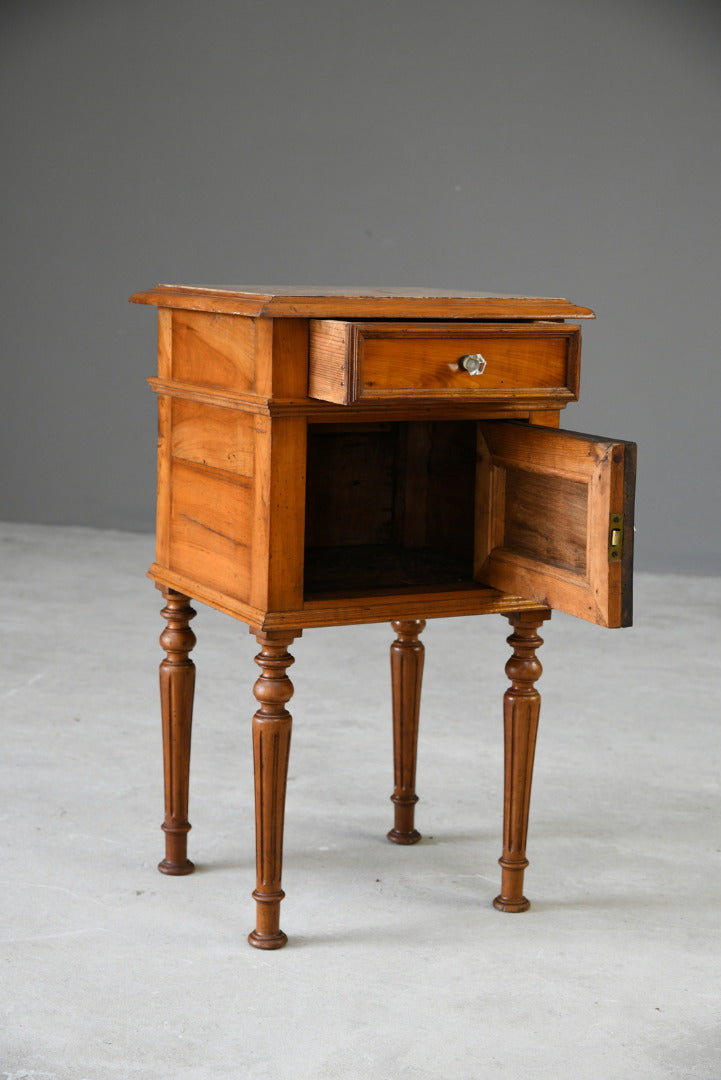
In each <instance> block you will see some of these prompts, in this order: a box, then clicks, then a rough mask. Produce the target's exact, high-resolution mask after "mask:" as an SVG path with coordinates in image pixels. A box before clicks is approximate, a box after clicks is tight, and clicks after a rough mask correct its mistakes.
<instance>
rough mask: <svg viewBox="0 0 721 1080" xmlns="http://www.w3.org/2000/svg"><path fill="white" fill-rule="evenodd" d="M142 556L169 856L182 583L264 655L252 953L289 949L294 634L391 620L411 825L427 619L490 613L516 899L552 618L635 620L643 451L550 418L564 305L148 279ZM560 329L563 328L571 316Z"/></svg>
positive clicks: (176, 842)
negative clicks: (153, 518)
mask: <svg viewBox="0 0 721 1080" xmlns="http://www.w3.org/2000/svg"><path fill="white" fill-rule="evenodd" d="M132 299H133V301H135V302H136V303H141V304H152V305H155V306H156V307H157V308H158V327H159V330H158V375H157V377H156V378H152V379H150V383H151V386H152V388H153V389H154V390H155V391H156V393H157V395H158V409H159V441H158V506H157V553H156V560H155V562H154V563H153V565H152V567H151V568H150V570H149V576H150V577H151V578H152V579H153V580H154V581H155V582H156V584H157V585H158V587H159V588H161V589H162V591H163V595H164V598H165V607H164V609H163V615H164V617H165V619H166V621H167V626H166V629H165V630H164V631H163V634H162V636H161V644H162V646H163V648H164V650H165V653H166V656H165V659H164V660H163V662H162V664H161V668H160V680H161V701H162V718H163V739H164V761H165V822H164V824H163V829H164V831H165V837H166V855H165V859H164V860H163V862H161V864H160V867H159V869H160V870H161V871H162V872H163V873H166V874H177V875H182V874H187V873H190V872H192V870H193V864H192V863H191V862H190V861H189V860H188V857H187V833H188V830H189V829H190V825H189V823H188V772H189V761H190V734H191V721H192V706H193V687H194V678H195V669H194V665H193V662H192V660H190V658H189V653H190V651H191V649H192V648H193V645H194V644H195V636H194V634H193V631H192V630H191V628H190V620H191V619H192V618H193V616H194V615H195V611H194V610H193V608H192V607H191V606H190V604H191V598H193V600H197V601H201V602H202V603H205V604H209V605H210V606H212V607H214V608H217V609H219V610H220V611H223V612H226V613H227V614H228V615H231V616H233V617H234V618H236V619H240V620H241V621H242V622H244V623H246V624H247V625H248V626H249V628H250V631H251V633H253V634H254V635H255V636H256V638H257V640H258V643H259V645H260V652H259V654H258V656H257V657H256V663H257V664H258V666H259V668H260V676H259V678H258V679H257V681H256V682H255V687H254V694H255V697H256V699H257V701H258V711H257V712H256V714H255V716H254V718H253V749H254V762H255V792H256V859H257V885H256V890H255V892H254V894H253V896H254V898H255V900H256V901H257V923H256V928H255V930H253V932H252V933H251V934H250V937H249V940H250V942H251V944H253V945H255V946H257V947H259V948H265V949H275V948H279V947H280V946H282V945H283V944H285V942H286V936H285V934H284V933H283V932H282V930H281V929H280V921H279V920H280V904H281V900H282V899H283V896H284V894H283V892H282V889H281V863H282V849H283V818H284V806H285V788H286V775H287V767H288V753H289V745H290V733H291V716H290V714H289V712H288V710H287V708H286V706H287V704H288V702H289V700H290V698H291V696H292V693H293V686H292V684H291V681H290V679H289V678H288V675H287V669H288V667H289V666H290V665H291V664H292V663H293V657H292V656H291V654H290V653H289V651H288V649H289V647H290V645H291V643H292V642H293V640H294V639H295V638H296V637H299V636H300V634H301V632H302V631H303V630H304V629H308V628H311V627H323V626H337V625H343V624H355V623H368V622H380V621H385V620H387V621H389V622H390V623H391V625H392V628H393V631H394V635H395V637H394V640H393V641H392V644H391V646H390V651H391V672H392V701H393V707H392V712H393V732H394V775H395V790H394V793H393V795H392V801H393V803H394V814H395V820H394V823H393V827H392V829H391V831H390V833H389V834H388V835H389V839H390V840H392V841H393V842H395V843H399V844H412V843H415V842H416V841H417V840H419V839H420V836H419V833H418V832H417V831H416V828H415V822H414V809H415V804H416V802H417V796H416V792H415V766H416V745H417V735H418V715H419V703H420V692H421V676H422V670H423V645H422V644H421V641H420V634H421V632H422V630H423V628H424V626H425V620H427V619H429V618H438V617H445V616H452V615H485V614H491V613H501V614H503V615H505V616H507V618H508V620H509V621H510V623H511V627H512V633H511V636H510V637H509V638H508V642H509V644H510V645H511V647H512V656H511V658H510V660H509V661H508V664H507V665H506V673H507V675H508V678H509V680H510V686H509V688H508V690H507V691H506V694H505V698H504V722H505V797H504V826H503V854H502V856H501V859H500V864H501V870H502V873H501V891H500V894H499V896H498V897H497V898H496V899H495V901H494V904H495V906H496V907H497V908H499V909H501V910H503V911H523V910H524V909H525V908H527V907H528V901H527V900H526V898H525V896H524V894H523V877H524V870H525V868H526V866H527V865H528V863H527V859H526V834H527V828H528V810H529V799H530V790H531V776H532V768H533V756H534V747H535V738H536V729H537V725H538V715H539V708H540V697H539V694H538V691H537V689H536V687H535V683H536V681H537V679H538V677H539V676H540V674H541V665H540V663H539V661H538V659H537V657H536V650H537V648H538V647H539V646H540V645H541V644H542V640H541V638H540V637H539V636H538V630H539V628H540V627H541V625H542V623H543V621H544V620H545V619H547V618H549V617H550V614H551V609H553V608H556V609H558V610H561V611H565V612H568V613H570V614H572V615H576V616H578V617H580V618H582V619H587V620H590V621H593V622H596V623H599V624H601V625H604V626H608V627H619V626H627V625H629V624H630V622H631V578H632V551H633V495H634V479H635V447H634V445H633V444H632V443H628V442H623V441H619V440H615V439H604V438H597V437H593V436H589V435H582V434H578V433H576V432H571V431H565V430H561V429H560V428H559V427H558V424H559V415H560V410H561V409H562V408H564V406H565V405H566V404H567V403H568V402H569V401H574V400H576V399H577V397H578V379H579V360H580V340H581V331H580V326H579V325H578V324H577V322H576V321H575V320H577V319H583V318H590V317H592V316H593V313H592V312H591V311H590V310H589V309H588V308H583V307H579V306H577V305H575V304H572V303H570V302H569V301H567V300H563V299H544V298H537V297H513V296H499V295H493V294H489V293H458V292H441V291H434V290H412V289H410V290H405V289H400V290H384V289H308V288H299V289H293V288H263V287H241V286H238V287H213V288H200V287H194V286H193V287H191V286H173V285H162V286H158V287H157V288H154V289H151V290H149V291H147V292H141V293H137V294H136V295H135V296H133V297H132ZM567 320H571V321H570V322H569V321H567Z"/></svg>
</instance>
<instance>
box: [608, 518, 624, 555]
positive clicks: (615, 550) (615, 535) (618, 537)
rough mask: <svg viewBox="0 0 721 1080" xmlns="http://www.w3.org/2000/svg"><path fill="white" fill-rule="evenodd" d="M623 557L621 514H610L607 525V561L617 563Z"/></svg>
mask: <svg viewBox="0 0 721 1080" xmlns="http://www.w3.org/2000/svg"><path fill="white" fill-rule="evenodd" d="M622 555H623V514H611V517H610V519H609V525H608V561H609V562H618V561H619V560H620V558H621V556H622Z"/></svg>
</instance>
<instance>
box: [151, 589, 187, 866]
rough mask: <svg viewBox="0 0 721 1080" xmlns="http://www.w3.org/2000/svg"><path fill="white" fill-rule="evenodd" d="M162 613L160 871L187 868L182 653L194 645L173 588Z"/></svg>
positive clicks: (184, 668) (184, 607)
mask: <svg viewBox="0 0 721 1080" xmlns="http://www.w3.org/2000/svg"><path fill="white" fill-rule="evenodd" d="M162 591H163V596H164V598H165V601H166V606H165V607H164V608H163V610H162V615H163V617H164V618H165V619H167V622H168V625H167V626H166V628H165V629H164V630H163V632H162V634H161V635H160V644H161V645H162V646H163V648H164V649H165V652H166V657H165V659H164V660H163V661H162V663H161V665H160V703H161V709H162V715H163V765H164V773H165V821H164V822H163V825H162V828H163V832H164V833H165V858H164V859H163V861H162V862H161V863H159V865H158V870H160V871H161V872H162V873H163V874H192V872H193V870H194V869H195V867H194V866H193V864H192V862H191V861H190V860H189V859H188V857H187V844H188V832H189V831H190V824H189V822H188V779H189V773H190V733H191V727H192V722H193V691H194V689H195V664H194V663H193V661H192V660H190V659H189V657H188V654H189V653H190V650H191V649H192V648H193V646H194V645H195V641H196V638H195V634H194V633H193V631H192V630H191V629H190V626H189V623H190V620H191V619H192V618H194V617H195V611H194V610H193V608H192V607H191V606H190V600H189V598H188V597H187V596H184V595H183V594H182V593H179V592H175V590H174V589H168V588H164V589H163V590H162Z"/></svg>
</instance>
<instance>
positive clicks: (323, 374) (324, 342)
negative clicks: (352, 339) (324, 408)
mask: <svg viewBox="0 0 721 1080" xmlns="http://www.w3.org/2000/svg"><path fill="white" fill-rule="evenodd" d="M350 327H351V324H350V323H347V322H334V321H332V320H330V319H322V320H321V319H318V320H312V321H311V324H310V357H311V362H310V367H309V371H308V396H309V397H313V398H318V399H319V400H320V401H334V402H336V404H338V405H348V404H349V402H351V401H352V400H353V397H352V393H351V378H352V374H353V364H352V362H351V359H350V356H349V335H350Z"/></svg>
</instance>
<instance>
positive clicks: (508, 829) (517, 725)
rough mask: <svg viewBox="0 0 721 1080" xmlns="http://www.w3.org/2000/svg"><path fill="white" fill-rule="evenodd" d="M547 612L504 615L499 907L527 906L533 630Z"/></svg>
mask: <svg viewBox="0 0 721 1080" xmlns="http://www.w3.org/2000/svg"><path fill="white" fill-rule="evenodd" d="M550 614H551V613H550V612H546V613H545V614H542V615H537V614H532V613H526V612H518V613H517V614H514V615H509V617H508V621H509V622H510V624H511V626H513V627H514V633H513V634H511V636H510V637H509V638H508V644H509V645H512V646H513V656H512V657H511V659H510V660H509V661H508V663H507V664H506V675H508V678H509V679H510V680H511V685H510V687H509V689H508V690H507V691H506V693H505V696H504V698H503V723H504V733H505V734H504V745H505V755H504V757H505V764H504V798H503V854H502V856H501V858H500V859H499V862H500V865H501V892H500V894H499V895H498V896H497V897H496V899H495V900H494V901H493V906H494V907H496V908H498V910H499V911H526V910H527V909H528V908H529V907H530V903H529V901H528V900H527V899H526V897H525V896H524V895H523V875H524V872H525V870H526V867H527V866H528V859H527V858H526V840H527V835H528V814H529V808H530V804H531V781H532V779H533V759H534V755H535V751H536V735H537V732H538V718H539V714H540V710H541V696H540V694H539V693H538V691H537V690H536V687H535V685H534V684H535V682H536V681H537V680H538V679H539V678H540V677H541V674H542V671H543V669H542V667H541V663H540V661H539V660H538V658H537V656H536V650H537V649H538V648H539V647H540V646H541V645H542V644H543V639H542V638H540V637H539V636H538V634H537V632H536V631H537V630H538V628H539V626H541V624H542V622H543V619H544V618H549V617H550Z"/></svg>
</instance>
